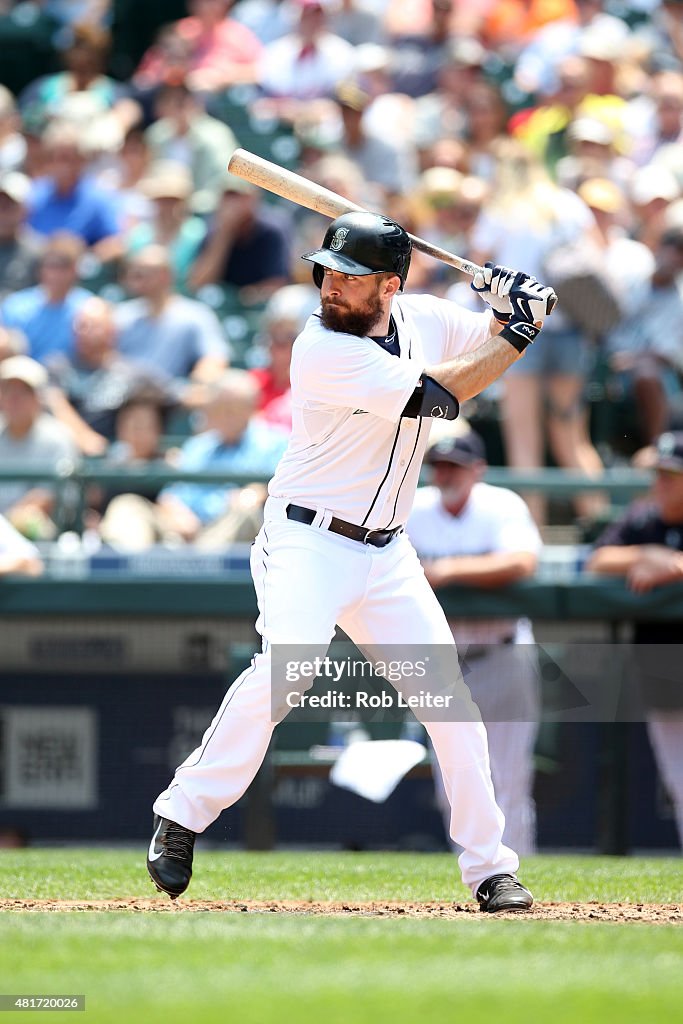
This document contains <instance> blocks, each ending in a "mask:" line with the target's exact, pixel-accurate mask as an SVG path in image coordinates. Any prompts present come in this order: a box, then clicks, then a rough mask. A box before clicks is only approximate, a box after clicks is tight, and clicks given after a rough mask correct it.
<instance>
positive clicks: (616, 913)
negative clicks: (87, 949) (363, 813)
mask: <svg viewBox="0 0 683 1024" xmlns="http://www.w3.org/2000/svg"><path fill="white" fill-rule="evenodd" d="M7 911H11V912H15V913H45V912H51V913H65V912H66V913H72V912H79V913H82V912H85V911H98V912H108V911H109V912H111V911H134V912H137V913H174V914H178V913H180V914H187V913H195V914H196V913H203V914H206V913H209V914H216V913H223V914H239V913H241V914H304V915H314V916H330V917H332V916H334V917H348V916H355V917H420V918H427V917H429V918H436V917H438V918H450V919H451V920H454V921H485V920H487V919H488V915H486V914H481V913H479V908H478V907H477V906H476V904H474V903H389V902H386V903H385V902H377V903H354V902H348V903H343V902H329V903H323V902H311V903H305V902H301V901H298V900H220V901H217V900H179V901H176V902H173V901H171V900H168V899H166V898H164V897H161V896H160V897H158V898H156V899H143V900H0V913H2V912H7ZM503 916H504V917H515V918H517V919H520V918H524V919H526V920H529V921H588V922H591V921H597V922H605V921H606V922H611V923H613V924H633V923H641V924H668V925H671V924H678V925H683V904H680V903H597V902H596V903H537V904H536V905H535V907H534V909H533V911H531V912H529V913H525V914H504V915H503V914H496V915H495V917H496V918H499V917H503Z"/></svg>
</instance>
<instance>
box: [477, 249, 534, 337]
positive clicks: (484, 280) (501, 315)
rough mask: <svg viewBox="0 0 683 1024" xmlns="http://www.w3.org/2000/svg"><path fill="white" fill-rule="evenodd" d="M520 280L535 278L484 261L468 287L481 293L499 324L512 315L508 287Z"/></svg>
mask: <svg viewBox="0 0 683 1024" xmlns="http://www.w3.org/2000/svg"><path fill="white" fill-rule="evenodd" d="M521 280H525V281H531V280H535V278H531V277H529V275H528V274H524V273H522V272H521V271H519V270H512V269H511V268H510V267H501V266H499V265H498V264H493V263H485V264H484V266H483V267H482V270H481V272H480V273H478V274H475V275H474V280H473V281H472V284H471V285H470V287H471V288H472V291H475V292H477V294H479V295H481V297H482V299H483V300H484V302H486V303H487V305H489V306H490V307H491V312H492V313H493V315H494V316H495V318H496V320H497V321H498V322H499V323H501V324H506V323H507V322H508V321H509V319H510V316H511V315H512V304H511V302H510V289H511V288H512V287H513V285H514V284H515V283H517V284H519V283H520V282H521Z"/></svg>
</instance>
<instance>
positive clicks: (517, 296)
mask: <svg viewBox="0 0 683 1024" xmlns="http://www.w3.org/2000/svg"><path fill="white" fill-rule="evenodd" d="M519 278H520V279H519V280H518V281H516V282H515V283H514V284H513V286H512V287H511V288H510V291H509V301H510V306H511V308H512V313H511V314H510V319H509V321H508V322H507V324H506V325H505V327H504V328H503V330H502V331H501V332H500V336H501V338H505V340H506V341H509V342H510V344H511V345H512V346H514V348H516V349H517V351H518V352H523V351H524V349H525V348H526V347H527V345H529V344H530V343H531V342H532V341H534V340H535V338H536V335H537V334H538V333H539V331H540V330H541V327H542V326H543V321H544V320H545V317H546V316H548V314H549V313H551V312H552V311H553V309H554V307H555V304H556V302H557V295H556V294H555V292H554V291H553V290H552V288H548V287H546V286H545V285H542V284H541V283H540V282H539V281H536V279H535V278H529V277H527V275H526V274H520V275H519Z"/></svg>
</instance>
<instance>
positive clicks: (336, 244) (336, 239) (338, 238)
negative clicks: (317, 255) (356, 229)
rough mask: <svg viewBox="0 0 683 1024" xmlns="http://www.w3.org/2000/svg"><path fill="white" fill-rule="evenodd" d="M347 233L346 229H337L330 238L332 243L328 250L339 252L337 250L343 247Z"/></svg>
mask: <svg viewBox="0 0 683 1024" xmlns="http://www.w3.org/2000/svg"><path fill="white" fill-rule="evenodd" d="M348 233H349V229H348V228H337V230H336V231H335V233H334V235H333V236H332V241H331V242H330V249H333V250H334V252H339V250H340V249H341V248H342V247H343V245H344V242H345V241H346V236H347V235H348Z"/></svg>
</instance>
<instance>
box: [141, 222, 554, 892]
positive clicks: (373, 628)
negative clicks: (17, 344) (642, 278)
mask: <svg viewBox="0 0 683 1024" xmlns="http://www.w3.org/2000/svg"><path fill="white" fill-rule="evenodd" d="M410 253H411V242H410V238H409V237H408V235H407V234H406V232H405V231H404V230H403V228H401V227H400V226H399V225H398V224H396V223H394V222H393V221H391V220H387V219H386V218H384V217H382V216H379V215H376V214H370V213H350V214H344V215H343V216H341V217H338V218H337V220H335V221H333V222H332V224H331V225H330V227H329V228H328V230H327V232H326V234H325V237H324V240H323V243H322V247H321V248H320V249H318V250H317V251H315V252H310V253H306V254H305V255H304V257H303V258H304V259H306V260H309V261H310V262H311V263H313V264H314V267H313V279H314V281H315V283H316V285H317V286H318V287H319V288H320V307H319V309H318V310H317V311H316V312H315V313H314V314H313V315H312V316H311V317H310V318H309V320H308V322H307V324H306V326H305V327H304V330H303V331H302V332H301V334H300V335H299V337H298V338H297V340H296V342H295V343H294V350H293V355H292V365H291V382H292V410H293V430H292V435H291V439H290V442H289V446H288V448H287V451H286V452H285V454H284V455H283V457H282V459H281V461H280V464H279V466H278V468H277V470H276V473H275V476H274V477H273V479H272V481H271V483H270V486H269V498H268V500H267V503H266V508H265V521H264V525H263V528H262V530H261V531H260V533H259V535H258V537H257V539H256V541H255V543H254V545H253V548H252V554H251V569H252V575H253V579H254V586H255V588H256V595H257V598H258V607H259V617H258V621H257V623H256V628H257V630H258V631H259V633H260V634H261V636H262V638H263V647H262V651H261V652H260V653H259V654H257V655H256V656H255V657H254V659H253V661H252V663H251V666H250V667H249V668H248V669H246V670H245V671H244V672H243V673H242V675H241V676H240V677H239V678H238V679H237V680H236V681H235V682H234V683H233V684H232V686H231V687H230V689H229V690H228V692H227V694H226V695H225V698H224V700H223V703H222V704H221V706H220V708H219V709H218V712H217V714H216V716H215V718H214V719H213V721H212V723H211V725H210V726H209V728H208V729H207V731H206V733H205V734H204V736H203V738H202V741H201V743H200V745H199V746H198V747H197V749H196V750H195V751H193V753H191V754H190V755H189V757H188V758H187V759H186V760H185V761H184V762H183V763H182V764H181V765H180V767H179V768H178V769H177V770H176V773H175V777H174V778H173V781H172V782H171V784H170V785H169V787H168V789H166V790H164V792H163V793H161V794H160V795H159V797H157V799H156V801H155V803H154V812H155V815H156V817H155V831H154V835H153V838H152V841H151V843H150V847H149V854H148V859H147V866H148V870H149V873H150V875H151V877H152V879H153V881H154V882H155V883H156V885H157V887H158V888H159V889H160V890H161V891H163V892H165V893H167V894H168V895H169V896H170V897H171V898H172V899H175V898H176V897H178V896H180V894H181V893H183V892H184V891H185V889H186V888H187V886H188V884H189V881H190V877H191V874H192V855H193V848H194V841H195V836H196V834H197V833H200V832H203V831H204V829H206V828H207V826H208V825H210V824H211V822H212V821H214V820H215V819H216V818H217V817H218V815H219V814H220V813H221V811H222V810H223V809H224V808H226V807H230V806H231V805H232V804H234V803H235V802H236V801H237V800H239V798H240V797H241V796H242V794H243V793H244V792H245V790H246V789H247V788H248V786H249V784H250V783H251V781H252V779H253V778H254V776H255V774H256V772H257V771H258V769H259V767H260V765H261V763H262V761H263V758H264V757H265V754H266V751H267V749H268V744H269V742H270V738H271V734H272V732H273V729H274V727H275V724H276V722H274V721H272V718H273V712H272V708H271V650H272V647H273V645H274V644H288V645H291V644H301V645H306V646H307V647H308V646H310V645H320V646H321V648H322V649H326V647H327V645H329V643H330V641H331V640H332V637H333V635H334V631H335V625H339V626H340V627H341V628H342V629H343V630H344V631H345V632H346V633H347V634H348V636H349V637H350V638H351V639H352V640H353V641H354V642H355V643H357V644H358V645H360V646H362V647H367V646H369V645H375V644H376V645H380V646H381V645H385V646H388V645H390V644H392V643H394V644H395V643H401V644H420V645H450V647H451V648H453V650H454V641H453V636H452V633H451V630H450V628H449V626H448V622H447V621H446V618H445V616H444V613H443V611H442V609H441V606H440V605H439V602H438V601H437V599H436V597H435V596H434V593H433V591H432V589H431V587H430V585H429V584H428V582H427V580H426V579H425V576H424V572H423V570H422V568H421V566H420V562H419V560H418V558H417V555H416V553H415V550H414V548H413V547H412V545H411V543H410V541H409V540H408V538H407V536H406V534H405V532H404V529H403V527H404V523H405V522H406V519H407V518H408V514H409V512H410V509H411V505H412V502H413V498H414V495H415V490H416V487H417V483H418V476H419V472H420V464H421V461H422V457H423V455H424V452H425V448H426V446H427V439H428V435H429V424H430V418H431V417H435V416H439V417H445V418H447V419H455V417H456V416H457V415H458V411H459V403H460V402H462V401H464V400H465V399H467V398H471V397H472V396H474V395H477V394H478V393H479V392H480V391H482V390H483V389H484V388H485V387H487V386H488V385H489V384H491V383H492V382H493V381H494V380H496V379H497V378H498V377H499V376H500V375H501V374H502V373H503V372H504V371H505V370H506V369H507V367H508V366H510V365H511V364H512V363H513V362H515V361H516V360H517V359H519V358H520V356H521V355H522V353H523V352H524V350H525V348H526V346H527V345H528V344H529V343H530V342H533V341H534V339H535V338H536V335H537V334H538V332H539V330H540V328H541V327H542V324H543V320H544V317H545V315H546V313H547V312H548V311H549V310H550V309H551V308H552V302H553V300H554V294H553V292H552V291H551V289H549V288H545V287H543V286H542V285H541V284H539V283H538V282H537V281H536V280H535V279H532V278H529V277H528V276H527V275H526V274H521V273H516V272H515V271H510V270H507V269H506V268H503V267H489V268H487V270H486V271H485V272H484V273H482V274H479V275H478V276H477V277H476V278H475V281H474V285H473V287H476V289H477V290H478V291H480V292H481V294H482V296H483V298H484V299H485V300H486V301H487V303H488V304H489V306H490V307H491V312H488V311H487V312H484V313H472V312H470V311H468V310H465V309H463V308H461V307H459V306H457V305H456V304H454V303H452V302H449V301H447V300H445V299H437V298H433V297H431V296H428V295H402V294H400V293H401V292H402V291H403V286H404V284H405V280H406V276H407V274H408V268H409V265H410ZM424 724H425V727H426V729H427V731H428V733H429V736H430V739H431V741H432V744H433V747H434V751H435V753H436V756H437V758H438V761H439V766H440V768H441V772H442V775H443V779H444V784H445V787H446V792H447V795H448V799H449V801H450V805H451V836H452V838H453V840H454V841H455V842H456V843H458V845H459V846H461V847H462V850H463V852H462V854H461V855H460V858H459V864H460V868H461V872H462V878H463V882H464V883H465V885H467V886H469V887H470V889H471V890H472V892H473V893H474V894H475V895H476V898H477V899H478V901H479V904H480V907H481V909H482V910H484V911H488V912H496V911H501V910H527V909H529V908H530V907H531V905H532V903H533V898H532V896H531V893H530V892H528V890H527V889H525V888H524V886H522V885H521V883H520V882H519V881H518V880H517V877H516V871H517V869H518V867H519V861H518V857H517V855H516V854H515V853H514V852H513V851H512V850H511V849H509V848H508V847H506V846H505V845H503V842H502V834H503V827H504V819H503V815H502V813H501V811H500V809H499V808H498V806H497V804H496V801H495V797H494V793H493V787H492V783H491V773H490V767H489V757H488V750H487V743H486V732H485V729H484V726H483V725H482V723H481V720H480V719H478V720H476V719H475V720H469V721H464V722H455V721H426V720H425V721H424Z"/></svg>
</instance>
